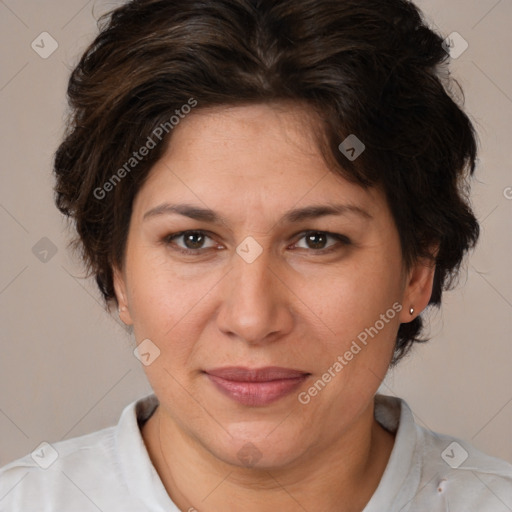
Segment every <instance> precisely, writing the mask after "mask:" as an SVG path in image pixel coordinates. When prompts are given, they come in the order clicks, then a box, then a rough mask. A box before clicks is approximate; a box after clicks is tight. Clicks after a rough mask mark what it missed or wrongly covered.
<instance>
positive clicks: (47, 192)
mask: <svg viewBox="0 0 512 512" xmlns="http://www.w3.org/2000/svg"><path fill="white" fill-rule="evenodd" d="M419 4H420V6H421V7H422V8H423V9H424V10H425V12H426V13H427V14H428V17H429V18H430V19H433V20H435V22H436V25H437V26H438V27H439V30H441V32H442V33H443V34H444V35H448V34H450V33H451V32H453V31H456V32H458V33H460V34H461V35H462V36H463V37H464V39H466V40H467V42H468V43H469V47H468V49H467V51H465V53H463V54H462V55H461V56H460V57H459V58H458V59H456V60H454V61H453V72H454V74H455V76H456V77H457V78H458V80H459V81H460V83H461V85H462V86H463V88H464V89H465V94H466V104H467V109H468V110H469V112H470V113H471V115H472V119H473V120H474V121H475V123H476V125H477V129H478V131H479V134H480V139H481V144H482V152H481V155H480V167H479V170H478V180H477V182H476V183H475V186H474V193H473V198H474V204H475V209H476V212H477V215H478V217H479V219H480V220H481V222H482V237H481V242H480V245H479V248H478V250H477V251H476V252H475V253H474V255H472V257H471V259H470V260H469V263H468V265H467V273H466V274H464V275H463V278H462V282H461V286H460V287H459V288H457V289H456V290H455V291H453V292H450V293H448V294H446V296H445V303H444V306H443V308H442V311H441V312H439V313H436V314H435V315H433V317H432V327H431V332H432V335H433V336H434V339H433V341H431V342H430V343H429V344H428V345H424V346H419V347H417V348H416V349H415V351H414V354H413V356H412V357H410V358H408V359H407V360H406V361H404V362H403V363H402V364H401V366H400V367H399V368H398V369H397V370H395V371H394V372H393V373H391V374H390V375H389V376H388V378H387V379H386V381H385V384H383V386H382V391H383V392H384V393H387V394H396V395H399V396H402V397H404V398H406V399H407V400H408V402H409V405H410V406H411V408H412V409H413V412H414V413H415V415H416V417H417V419H418V421H419V422H421V423H422V424H424V425H426V426H428V427H429V428H431V429H433V430H436V431H441V432H444V433H448V434H452V435H455V436H457V437H461V438H463V439H466V440H468V441H470V442H471V443H473V444H474V445H475V446H476V447H478V448H480V449H481V450H483V451H486V452H488V453H490V454H493V455H496V456H500V457H502V458H505V459H507V460H509V461H511V462H512V441H511V433H512V372H511V361H512V343H511V331H512V314H511V313H512V309H511V308H512V273H511V269H510V260H511V258H510V255H511V254H512V188H510V187H512V174H511V171H510V163H511V145H512V141H511V135H512V124H511V119H512V66H511V65H510V58H511V51H512V31H511V30H510V22H511V21H512V1H511V0H501V1H497V0H467V1H463V0H450V1H449V2H446V1H445V0H434V1H426V0H424V1H421V2H419ZM113 6H114V3H112V2H105V1H98V2H96V4H94V2H92V1H90V2H85V1H84V0H66V1H63V0H60V1H58V0H48V1H46V2H37V3H36V2H33V1H29V0H5V1H0V34H1V36H0V37H1V42H2V44H1V50H0V56H1V62H0V72H1V75H0V108H1V112H2V117H1V120H2V122H1V159H2V172H1V186H0V229H1V233H2V242H1V268H0V311H1V326H2V328H1V330H0V364H1V369H0V390H1V391H0V432H1V435H0V466H1V465H3V464H5V463H7V462H9V461H10V460H12V459H14V458H17V457H19V456H22V455H24V454H26V453H28V452H30V451H32V450H33V449H34V448H35V447H36V446H37V445H38V444H39V443H40V442H41V441H43V440H45V441H48V442H55V441H58V440H61V439H66V438H70V437H74V436H78V435H81V434H84V433H87V432H91V431H93V430H97V429H99V428H102V427H105V426H107V425H111V424H114V423H116V422H117V419H118V417H119V414H120V412H121V410H122V409H123V407H124V406H125V405H126V404H128V403H129V402H130V401H132V400H134V399H136V398H138V397H140V396H142V395H144V394H146V393H148V392H150V388H149V385H148V384H147V382H146V380H145V377H144V374H143V372H142V370H141V368H140V366H139V362H138V361H137V360H136V359H135V357H134V356H133V353H132V350H133V342H132V340H131V339H130V337H129V335H127V333H126V332H125V330H124V329H123V327H122V326H121V325H120V323H119V322H118V321H117V320H116V319H114V318H111V317H109V316H108V315H107V314H106V313H105V311H104V310H103V307H102V304H101V301H100V298H99V294H98V292H97V291H96V289H95V287H94V284H93V283H92V282H88V281H84V280H81V279H79V278H78V277H77V276H79V275H80V268H79V266H78V265H77V263H76V262H73V261H72V259H71V257H70V256H69V254H68V251H67V250H66V243H67V240H68V235H67V233H66V231H65V223H64V222H63V220H62V219H61V217H60V214H59V213H58V212H57V210H56V208H55V207H54V205H53V197H52V176H51V160H52V154H53V152H54V151H55V149H56V147H57V144H58V142H59V138H60V137H61V135H62V130H63V120H64V115H65V89H66V80H67V76H68V72H69V69H70V67H71V66H72V65H73V63H75V62H76V59H77V56H78V54H79V52H80V51H81V50H82V49H84V47H85V45H86V44H87V43H88V42H89V41H90V40H92V37H93V35H94V34H95V31H96V28H95V17H98V15H99V14H101V13H103V12H105V11H106V10H109V9H110V8H111V7H113ZM44 31H46V32H49V33H50V34H51V36H52V37H53V38H55V40H56V41H57V42H58V45H59V46H58V49H57V50H56V51H55V52H54V53H53V54H52V55H51V56H50V57H48V58H47V59H43V58H41V57H40V56H39V55H38V54H37V53H36V52H35V51H34V50H33V49H32V48H31V43H32V41H33V40H35V39H36V38H37V37H38V36H39V34H41V33H42V32H44ZM46 48H48V46H47V47H46ZM507 196H508V197H509V199H507ZM43 237H47V238H48V239H49V240H51V242H52V243H53V244H54V245H55V247H56V249H57V253H56V254H55V255H54V256H53V257H51V259H49V261H47V262H46V263H44V262H42V261H40V260H39V259H38V258H37V257H36V256H35V255H34V253H33V251H32V248H33V246H34V245H35V244H36V243H38V241H39V240H40V239H41V238H43ZM42 243H44V242H42ZM50 256H51V253H48V256H47V257H50Z"/></svg>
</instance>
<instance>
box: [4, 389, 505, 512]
mask: <svg viewBox="0 0 512 512" xmlns="http://www.w3.org/2000/svg"><path fill="white" fill-rule="evenodd" d="M157 405H158V401H157V398H156V396H155V395H148V396H147V397H145V398H142V399H140V400H138V401H136V402H133V403H132V404H130V405H128V406H127V407H126V408H125V409H124V411H123V413H122V415H121V418H120V420H119V423H118V424H117V426H115V427H109V428H106V429H103V430H100V431H97V432H94V433H92V434H88V435H85V436H81V437H77V438H74V439H69V440H66V441H60V442H57V443H54V444H52V445H49V444H46V445H43V446H41V448H39V449H38V450H36V451H35V452H33V453H32V454H29V455H27V456H25V457H23V458H21V459H18V460H16V461H14V462H11V463H10V464H7V465H6V466H4V467H3V468H1V469H0V512H36V511H37V512H98V511H101V512H135V511H137V512H145V511H147V512H179V509H178V507H177V506H176V505H175V504H174V503H173V502H172V500H171V499H170V497H169V495H168V494H167V492H166V490H165V488H164V486H163V484H162V482H161V480H160V477H159V475H158V473H157V472H156V470H155V468H154V467H153V464H152V463H151V460H150V458H149V455H148V452H147V450H146V447H145V444H144V441H143V439H142V435H141V432H140V425H142V424H143V423H144V422H145V421H146V420H147V419H148V418H149V417H150V416H151V414H152V413H153V412H154V410H155V408H156V406H157ZM375 418H376V419H377V421H379V423H380V424H381V425H382V426H383V427H384V428H386V429H387V430H390V431H392V432H396V437H395V444H394V447H393V450H392V453H391V456H390V459H389V461H388V464H387V466H386V470H385V472H384V474H383V476H382V479H381V481H380V484H379V486H378V488H377V489H376V491H375V493H374V494H373V496H372V498H371V499H370V501H369V503H368V504H367V506H366V507H365V508H364V510H363V511H362V512H512V465H511V464H509V463H507V462H505V461H502V460H500V459H496V458H494V457H490V456H488V455H485V454H483V453H481V452H480V451H478V450H476V449H475V448H474V447H472V446H471V445H469V444H468V443H466V442H464V441H462V440H460V439H456V438H454V437H450V436H446V435H441V434H437V433H435V432H432V431H430V430H427V429H425V428H423V427H421V426H420V425H417V424H416V423H415V422H414V418H413V415H412V412H411V410H410V408H409V407H408V405H407V404H406V402H405V401H404V400H401V399H398V398H395V397H389V396H384V395H376V397H375ZM196 508H197V510H198V512H201V510H200V508H198V507H197V505H196ZM189 510H194V509H193V505H192V504H191V508H190V509H189ZM185 512H187V511H185Z"/></svg>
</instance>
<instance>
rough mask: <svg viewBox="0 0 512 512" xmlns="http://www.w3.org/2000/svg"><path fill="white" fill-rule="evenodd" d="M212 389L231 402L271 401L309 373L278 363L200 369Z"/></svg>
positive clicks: (254, 402) (304, 378)
mask: <svg viewBox="0 0 512 512" xmlns="http://www.w3.org/2000/svg"><path fill="white" fill-rule="evenodd" d="M204 373H205V374H206V375H207V377H208V378H209V379H210V381H211V382H212V383H213V384H214V385H215V386H216V388H217V389H218V390H219V391H220V392H221V393H223V394H224V395H226V396H228V397H229V398H231V399H232V400H234V401H235V402H238V403H240V404H243V405H249V406H264V405H268V404H271V403H273V402H275V401H277V400H279V399H280V398H283V397H284V396H286V395H289V394H290V393H292V392H293V391H294V390H295V389H297V388H298V387H299V386H300V385H301V384H302V382H304V380H306V379H307V378H308V377H309V375H310V373H307V372H303V371H300V370H294V369H290V368H281V367H278V366H268V367H265V368H244V367H240V366H229V367H224V368H215V369H212V370H206V371H205V372H204Z"/></svg>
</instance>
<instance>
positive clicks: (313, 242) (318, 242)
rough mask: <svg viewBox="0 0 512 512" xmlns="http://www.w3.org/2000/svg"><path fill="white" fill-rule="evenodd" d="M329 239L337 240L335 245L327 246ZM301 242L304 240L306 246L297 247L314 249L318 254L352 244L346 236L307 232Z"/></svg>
mask: <svg viewBox="0 0 512 512" xmlns="http://www.w3.org/2000/svg"><path fill="white" fill-rule="evenodd" d="M329 239H332V240H335V243H331V244H330V245H327V243H328V240H329ZM300 240H304V241H305V244H306V246H305V247H304V246H302V247H300V246H299V245H297V244H296V247H299V248H300V249H312V250H313V251H316V252H322V251H323V252H328V251H330V250H334V249H336V248H337V246H346V245H350V243H351V241H350V240H349V239H348V238H347V237H346V236H345V235H339V234H336V233H327V232H326V231H307V232H306V233H304V234H303V236H302V238H301V239H300ZM336 242H337V243H336Z"/></svg>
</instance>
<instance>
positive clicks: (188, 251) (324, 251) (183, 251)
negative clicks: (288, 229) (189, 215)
mask: <svg viewBox="0 0 512 512" xmlns="http://www.w3.org/2000/svg"><path fill="white" fill-rule="evenodd" d="M188 234H200V235H204V236H206V237H208V238H210V239H211V237H210V236H209V235H208V233H207V232H206V231H201V230H187V231H180V232H179V233H173V234H171V235H167V236H166V237H164V239H163V242H164V244H165V245H168V246H171V245H173V244H172V242H173V241H174V240H175V239H177V238H180V237H182V236H184V235H188ZM311 234H315V235H316V234H322V235H326V236H327V237H330V238H334V239H335V240H337V241H338V242H339V243H340V244H341V246H347V245H351V244H352V242H351V240H350V239H349V238H348V237H347V236H345V235H340V234H338V233H330V232H329V231H315V230H309V231H303V232H302V233H300V235H301V236H300V238H299V239H298V240H297V242H298V241H300V240H302V239H303V238H304V237H306V236H308V235H311ZM297 242H295V244H296V243H297ZM208 249H214V247H207V248H205V249H201V248H200V249H184V248H183V247H179V246H176V245H174V247H173V250H176V251H178V252H180V253H181V254H185V255H195V256H198V255H200V254H201V253H202V252H205V251H207V250H208ZM299 249H303V248H302V247H300V248H299ZM338 249H340V246H339V245H338V244H334V245H333V246H331V247H327V248H326V249H306V250H310V251H313V252H315V253H320V254H328V253H331V252H333V251H336V250H338Z"/></svg>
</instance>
